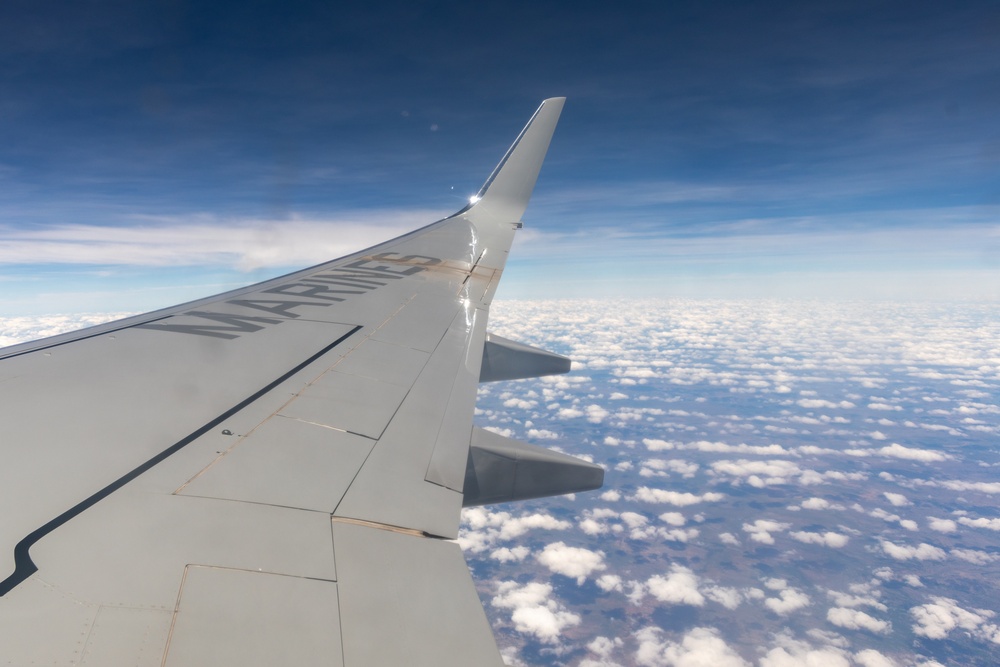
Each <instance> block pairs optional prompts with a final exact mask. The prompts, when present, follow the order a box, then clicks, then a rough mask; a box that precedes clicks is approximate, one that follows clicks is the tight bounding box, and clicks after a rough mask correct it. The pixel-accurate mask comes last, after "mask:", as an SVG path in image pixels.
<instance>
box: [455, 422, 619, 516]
mask: <svg viewBox="0 0 1000 667" xmlns="http://www.w3.org/2000/svg"><path fill="white" fill-rule="evenodd" d="M603 484H604V468H602V467H601V466H599V465H595V464H593V463H588V462H587V461H583V460H581V459H578V458H575V457H573V456H569V455H568V454H562V453H560V452H554V451H552V450H551V449H545V448H544V447H536V446H534V445H529V444H527V443H524V442H519V441H517V440H512V439H511V438H507V437H505V436H502V435H499V434H497V433H493V432H492V431H486V430H484V429H481V428H476V429H474V430H473V432H472V447H471V448H470V449H469V459H468V464H467V467H466V472H465V490H464V493H463V501H462V504H463V506H465V507H472V506H474V505H487V504H490V503H508V502H512V501H516V500H529V499H531V498H544V497H546V496H559V495H562V494H565V493H577V492H580V491H592V490H594V489H599V488H601V486H602V485H603Z"/></svg>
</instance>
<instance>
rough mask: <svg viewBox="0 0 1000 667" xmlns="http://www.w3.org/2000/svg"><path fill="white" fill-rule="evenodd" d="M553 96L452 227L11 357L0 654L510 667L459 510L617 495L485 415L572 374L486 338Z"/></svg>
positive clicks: (6, 393)
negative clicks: (480, 389) (550, 379)
mask: <svg viewBox="0 0 1000 667" xmlns="http://www.w3.org/2000/svg"><path fill="white" fill-rule="evenodd" d="M562 105H563V100H562V99H561V98H555V99H550V100H546V101H545V102H543V103H542V105H541V106H540V107H539V109H538V111H536V112H535V114H534V116H532V118H531V120H530V121H529V123H528V125H527V126H526V127H525V128H524V130H523V131H522V132H521V134H520V135H519V136H518V137H517V140H516V141H515V142H514V145H513V146H512V147H511V148H510V150H509V151H508V152H507V154H506V155H505V156H504V158H503V160H502V161H501V163H500V165H499V166H498V167H497V168H496V170H494V172H493V174H492V175H491V176H490V178H489V180H487V182H486V184H485V185H484V186H483V188H482V190H480V192H479V194H478V195H477V196H476V197H475V198H473V202H472V203H471V204H470V205H469V206H468V207H466V208H465V209H463V210H462V211H460V212H458V213H456V214H455V215H453V216H451V217H448V218H446V219H444V220H441V221H438V222H436V223H433V224H431V225H429V226H427V227H424V228H422V229H419V230H417V231H415V232H412V233H410V234H407V235H404V236H401V237H399V238H397V239H394V240H391V241H388V242H386V243H383V244H381V245H378V246H375V247H373V248H369V249H367V250H364V251H362V252H359V253H357V254H354V255H350V256H348V257H344V258H341V259H338V260H335V261H332V262H329V263H325V264H321V265H318V266H314V267H312V268H309V269H306V270H303V271H299V272H296V273H292V274H289V275H287V276H283V277H281V278H276V279H273V280H269V281H266V282H263V283H259V284H257V285H252V286H250V287H246V288H242V289H238V290H235V291H231V292H227V293H225V294H220V295H218V296H214V297H210V298H207V299H202V300H199V301H194V302H191V303H187V304H183V305H180V306H176V307H173V308H167V309H164V310H160V311H156V312H153V313H148V314H145V315H140V316H137V317H131V318H128V319H124V320H120V321H117V322H112V323H108V324H104V325H101V326H97V327H92V328H89V329H84V330H81V331H78V332H75V333H71V334H65V335H62V336H56V337H53V338H48V339H45V340H40V341H35V342H32V343H26V344H22V345H16V346H13V347H9V348H6V349H3V350H0V452H2V454H3V463H2V465H0V507H2V508H3V514H2V520H0V664H9V665H99V666H101V667H108V666H116V665H129V666H138V667H144V666H150V667H179V666H183V667H191V666H195V665H206V666H208V665H211V666H225V665H234V666H235V665H239V666H241V667H247V666H253V665H261V666H263V665H267V666H269V667H272V666H274V665H296V666H308V665H344V666H346V667H370V666H372V665H380V666H381V665H428V666H430V665H434V666H435V667H440V666H443V665H500V664H502V661H501V658H500V655H499V652H498V651H497V647H496V644H495V642H494V639H493V635H492V632H491V630H490V628H489V624H488V623H487V620H486V616H485V613H484V611H483V609H482V606H481V604H480V602H479V599H478V596H477V594H476V590H475V588H474V587H473V583H472V580H471V578H470V575H469V571H468V568H467V566H466V564H465V560H464V558H463V556H462V553H461V551H460V549H459V547H458V545H457V544H456V543H455V542H454V541H452V540H453V539H454V538H455V537H456V536H457V533H458V527H459V513H460V510H461V508H462V507H463V506H469V505H476V504H483V503H487V502H506V501H511V500H517V499H523V498H533V497H538V496H544V495H552V494H558V493H568V492H573V491H579V490H586V489H592V488H598V487H600V485H601V483H602V481H603V470H601V469H600V468H599V467H597V466H593V465H591V464H588V463H585V462H582V461H579V460H577V459H573V458H571V457H568V456H565V455H562V454H558V453H555V452H551V451H548V450H544V449H541V448H537V447H532V446H530V445H526V444H524V443H519V442H516V441H513V440H510V439H508V438H504V437H501V436H499V435H497V434H494V433H490V432H487V431H483V430H480V429H478V428H476V427H474V426H473V411H474V406H475V399H476V388H477V385H478V383H479V382H482V381H492V380H507V379H513V378H522V377H533V376H539V375H545V374H551V373H561V372H566V371H568V370H569V361H568V360H567V359H565V358H563V357H560V356H558V355H554V354H550V353H548V352H545V351H542V350H538V349H535V348H531V347H528V346H525V345H521V344H518V343H516V342H514V341H509V340H506V339H504V338H501V337H499V336H494V335H492V334H489V333H488V332H487V320H488V316H489V306H490V302H491V300H492V298H493V294H494V292H495V290H496V287H497V281H498V280H499V278H500V274H501V272H502V270H503V267H504V263H505V261H506V259H507V253H508V251H509V249H510V245H511V241H512V239H513V236H514V234H515V232H516V230H517V229H518V228H520V226H521V222H520V220H521V215H522V214H523V212H524V209H525V207H526V205H527V202H528V198H529V197H530V195H531V192H532V190H533V188H534V184H535V180H536V178H537V176H538V171H539V169H540V167H541V163H542V160H543V158H544V156H545V153H546V151H547V149H548V145H549V140H550V138H551V136H552V133H553V131H554V129H555V125H556V121H557V120H558V117H559V113H560V111H561V109H562Z"/></svg>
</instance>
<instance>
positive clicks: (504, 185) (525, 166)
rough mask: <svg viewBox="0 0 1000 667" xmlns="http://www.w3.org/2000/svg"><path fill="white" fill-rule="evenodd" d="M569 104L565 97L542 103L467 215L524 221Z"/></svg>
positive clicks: (477, 196) (505, 220)
mask: <svg viewBox="0 0 1000 667" xmlns="http://www.w3.org/2000/svg"><path fill="white" fill-rule="evenodd" d="M565 102H566V98H565V97H550V98H547V99H545V100H542V103H541V104H540V105H539V106H538V109H536V110H535V113H534V114H532V116H531V118H530V119H529V120H528V123H527V125H525V126H524V129H523V130H521V132H520V134H518V135H517V138H516V139H515V140H514V143H513V144H511V147H510V148H509V149H507V152H506V153H505V154H504V156H503V159H501V160H500V163H499V164H498V165H497V166H496V168H495V169H494V170H493V172H492V173H491V174H490V177H489V178H488V179H486V182H485V183H484V184H483V187H482V188H480V190H479V193H478V194H476V196H475V197H473V198H472V201H471V202H470V205H469V207H468V208H467V209H465V210H464V211H463V212H464V213H466V214H467V215H469V216H470V217H473V218H475V219H477V220H479V219H487V220H491V221H495V222H517V221H519V220H520V219H521V216H522V215H523V214H524V210H525V209H526V208H527V206H528V200H529V199H530V198H531V193H532V192H533V191H534V188H535V182H536V181H537V180H538V173H539V171H540V170H541V168H542V162H543V161H544V160H545V155H546V153H547V152H548V149H549V142H550V141H551V140H552V135H553V133H554V132H555V128H556V124H557V123H558V121H559V116H560V115H561V113H562V109H563V105H564V104H565Z"/></svg>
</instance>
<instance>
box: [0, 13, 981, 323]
mask: <svg viewBox="0 0 1000 667" xmlns="http://www.w3.org/2000/svg"><path fill="white" fill-rule="evenodd" d="M998 81H1000V10H998V9H997V8H996V5H995V4H993V3H987V2H964V3H959V4H958V5H957V6H956V7H945V6H944V5H942V4H940V3H933V2H907V3H903V2H875V3H872V2H865V3H860V2H858V3H843V2H840V3H816V2H806V3H753V4H752V5H751V4H749V3H725V2H690V3H669V4H668V3H660V2H648V3H647V2H630V3H624V4H622V5H621V6H617V7H612V6H611V5H609V4H608V3H597V2H575V3H572V4H570V3H560V2H532V3H502V4H491V5H479V4H477V5H472V4H468V3H425V4H421V5H413V4H411V3H380V4H378V5H377V6H376V5H372V6H365V7H360V6H352V7H341V6H339V4H337V5H334V4H330V3H310V2H284V3H268V2H253V3H247V2H241V3H230V2H214V3H209V4H206V3H185V2H169V1H163V2H156V3H125V2H121V3H116V2H103V3H76V2H74V3H69V2H61V3H46V4H44V5H40V4H38V3H26V2H9V3H4V4H3V6H2V7H0V285H2V286H3V288H2V289H3V292H2V294H3V299H2V305H0V313H3V314H7V315H14V314H39V313H51V312H66V311H68V310H77V311H79V310H144V309H149V308H154V307H158V306H163V305H169V304H170V303H173V302H176V301H179V300H183V299H187V298H194V297H197V296H201V295H204V294H206V293H212V292H215V291H219V290H220V289H223V288H225V287H229V286H234V285H237V284H242V283H247V282H252V281H255V280H258V279H262V278H264V277H267V276H271V275H275V274H279V273H282V272H284V271H286V270H291V269H294V268H296V267H299V266H302V265H305V264H308V263H310V262H315V261H320V260H322V259H326V258H331V257H333V256H336V255H337V254H343V253H346V252H348V251H350V250H355V249H359V248H361V247H364V246H366V245H370V244H371V243H375V242H377V241H379V240H383V239H384V238H387V237H388V236H391V235H393V234H395V233H397V232H402V231H406V230H407V229H409V228H413V227H416V226H419V225H421V224H424V223H427V222H430V221H432V220H434V219H436V218H437V217H440V216H443V215H446V214H449V213H451V212H453V211H454V210H457V209H458V208H460V207H461V206H462V204H463V201H464V199H465V198H466V197H467V196H468V195H470V194H472V193H473V192H475V191H476V190H477V189H478V187H479V185H480V184H481V182H482V181H483V180H484V179H485V177H486V175H487V174H488V173H489V171H490V169H491V168H492V166H493V165H494V164H495V162H496V161H497V160H498V159H499V157H500V155H502V153H503V151H504V150H505V148H506V146H507V145H508V144H509V142H510V141H511V140H512V139H513V137H514V136H515V135H516V133H517V131H518V130H519V129H520V127H521V126H522V125H523V123H524V122H525V120H526V119H527V118H528V116H529V115H530V113H531V112H532V110H533V109H534V108H535V106H536V105H537V103H538V102H539V101H540V100H541V99H543V98H545V97H549V96H555V95H565V96H567V97H568V103H567V105H566V109H565V112H564V114H563V118H562V121H561V123H560V127H559V129H558V131H557V134H556V138H555V140H554V142H553V145H552V149H551V151H550V154H549V159H548V161H547V163H546V166H545V169H544V170H543V172H542V177H541V180H540V182H539V187H538V189H537V190H536V196H535V199H534V201H533V203H532V206H531V207H530V208H529V209H528V212H527V214H526V223H527V225H526V227H527V230H526V232H525V233H524V234H523V235H522V238H521V240H520V242H519V243H518V246H517V247H516V249H515V255H514V257H513V259H512V262H511V264H510V265H509V269H510V270H509V272H508V275H507V278H506V279H505V282H504V285H503V286H502V288H501V292H500V294H499V296H500V298H505V297H506V298H515V297H529V296H531V297H534V296H552V297H555V296H580V295H586V294H597V295H603V296H614V297H620V296H675V295H681V296H725V297H733V296H735V297H741V296H754V297H760V296H764V297H770V296H796V297H813V296H820V297H826V296H831V297H840V298H864V297H874V298H899V297H903V298H921V297H927V298H934V299H946V300H952V299H959V298H960V299H966V298H974V299H991V300H993V299H996V298H998V297H1000V224H998V223H1000V215H998V212H1000V185H998V183H1000V126H998V124H997V122H996V119H997V117H998V116H1000V114H998V112H1000V85H998V84H997V82H998ZM330 253H332V254H330Z"/></svg>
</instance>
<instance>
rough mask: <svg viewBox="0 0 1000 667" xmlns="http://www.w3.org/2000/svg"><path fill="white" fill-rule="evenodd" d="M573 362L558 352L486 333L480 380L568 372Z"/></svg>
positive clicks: (531, 376) (494, 380) (490, 380)
mask: <svg viewBox="0 0 1000 667" xmlns="http://www.w3.org/2000/svg"><path fill="white" fill-rule="evenodd" d="M571 366H572V361H570V359H569V358H567V357H564V356H562V355H561V354H554V353H552V352H546V351H545V350H540V349H538V348H537V347H532V346H530V345H525V344H524V343H518V342H517V341H513V340H510V339H508V338H504V337H502V336H498V335H496V334H494V333H488V334H486V345H485V346H484V348H483V364H482V368H481V370H480V371H479V381H480V382H497V381H499V380H520V379H522V378H535V377H542V376H545V375H561V374H563V373H569V371H570V367H571Z"/></svg>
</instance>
